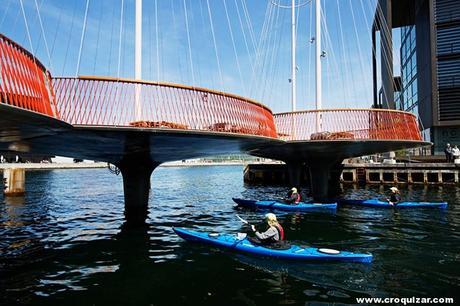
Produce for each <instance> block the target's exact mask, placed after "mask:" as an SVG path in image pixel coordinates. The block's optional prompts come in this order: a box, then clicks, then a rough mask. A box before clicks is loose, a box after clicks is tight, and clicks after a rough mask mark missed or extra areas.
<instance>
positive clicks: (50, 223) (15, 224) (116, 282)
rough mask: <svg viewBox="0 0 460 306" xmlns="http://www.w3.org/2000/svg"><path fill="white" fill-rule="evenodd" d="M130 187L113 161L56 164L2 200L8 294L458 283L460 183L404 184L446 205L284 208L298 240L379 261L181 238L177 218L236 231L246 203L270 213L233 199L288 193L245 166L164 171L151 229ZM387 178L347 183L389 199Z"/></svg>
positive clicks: (305, 291) (242, 291)
mask: <svg viewBox="0 0 460 306" xmlns="http://www.w3.org/2000/svg"><path fill="white" fill-rule="evenodd" d="M121 187H122V183H121V178H120V177H116V176H113V175H111V174H110V173H109V172H107V171H106V170H104V169H100V170H71V171H51V172H40V173H33V174H30V175H29V174H28V175H27V185H26V189H27V194H26V196H25V198H23V199H22V200H19V199H18V200H14V199H6V198H0V203H1V204H0V213H1V215H0V237H1V239H0V250H1V252H0V275H1V277H0V288H1V289H2V290H1V291H2V293H4V294H1V297H0V302H2V304H4V305H9V304H17V303H22V304H27V303H30V304H40V305H62V304H63V303H65V304H69V303H70V304H77V305H82V304H88V301H90V302H92V303H94V304H135V305H145V304H147V305H149V304H154V305H185V304H200V305H216V304H219V305H225V304H227V305H251V304H254V305H255V304H256V305H260V304H267V305H270V304H304V303H305V301H315V302H339V303H353V302H354V297H357V296H359V297H363V296H412V295H416V296H453V295H452V294H453V293H455V292H457V291H458V289H460V288H459V284H460V273H459V272H458V262H459V259H460V258H459V256H460V255H459V254H460V243H459V242H460V231H459V226H460V214H459V212H458V209H457V203H458V201H459V200H460V188H457V187H453V186H452V187H450V186H447V187H442V188H440V187H436V186H416V185H413V186H410V185H409V186H400V189H401V193H402V195H403V197H405V198H411V199H414V200H431V201H440V200H447V201H449V203H450V205H449V208H448V209H447V210H445V211H443V210H436V209H434V210H379V209H369V208H359V207H339V208H338V209H337V211H336V212H332V213H330V212H315V213H308V214H289V213H285V214H279V219H280V220H281V222H282V223H283V226H284V228H285V230H286V236H287V237H288V239H289V240H291V241H292V242H293V243H296V244H299V245H305V246H309V245H311V246H317V247H331V248H336V249H342V250H348V251H354V252H364V253H372V254H373V255H374V262H373V263H372V264H371V265H361V264H343V263H342V264H340V263H337V264H330V263H329V264H311V263H287V262H283V261H276V260H269V259H260V258H254V257H247V256H242V255H236V254H232V253H228V252H224V251H221V250H217V249H214V248H209V247H207V246H202V245H195V244H190V243H187V242H185V241H183V240H181V239H180V238H178V237H177V236H176V235H175V234H174V233H173V231H172V227H173V226H182V227H188V228H194V229H200V230H204V231H217V232H219V231H222V232H230V233H237V232H241V231H244V230H246V228H245V227H244V226H243V225H242V223H241V222H240V221H239V220H238V219H237V218H236V213H238V214H239V215H241V217H242V218H244V219H246V220H248V221H250V222H251V223H257V222H259V221H260V220H261V219H262V218H263V215H264V214H265V212H263V211H250V210H239V209H238V210H235V208H234V204H233V202H232V200H231V197H246V198H265V199H267V198H274V197H283V196H284V195H285V193H286V190H287V188H284V187H267V186H246V185H244V184H243V182H242V168H241V167H199V168H159V169H157V170H156V171H155V173H154V175H153V177H152V188H153V189H152V190H153V192H152V194H151V197H150V207H149V209H150V214H149V218H148V220H147V222H146V224H145V226H144V227H141V228H129V227H128V226H126V224H125V223H124V216H123V193H122V188H121ZM389 187H390V186H365V187H358V186H343V189H344V193H343V197H345V198H353V197H355V198H371V197H379V196H381V195H382V194H383V193H385V192H386V191H387V190H388V188H389ZM304 193H305V194H307V193H308V190H304ZM15 201H16V202H15Z"/></svg>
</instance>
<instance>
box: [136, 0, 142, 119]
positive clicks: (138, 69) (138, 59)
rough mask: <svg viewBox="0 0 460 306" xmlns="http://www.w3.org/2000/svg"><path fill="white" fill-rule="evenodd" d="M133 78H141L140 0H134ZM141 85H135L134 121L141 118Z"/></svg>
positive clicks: (138, 79)
mask: <svg viewBox="0 0 460 306" xmlns="http://www.w3.org/2000/svg"><path fill="white" fill-rule="evenodd" d="M134 63H135V68H134V78H135V79H136V80H137V81H140V80H142V0H136V34H135V52H134ZM140 93H141V86H140V84H136V86H135V103H136V121H139V120H140V119H141V112H142V108H141V101H140Z"/></svg>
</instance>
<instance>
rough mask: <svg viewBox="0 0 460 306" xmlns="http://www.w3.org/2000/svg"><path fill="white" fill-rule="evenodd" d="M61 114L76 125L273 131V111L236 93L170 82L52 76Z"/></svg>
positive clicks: (266, 133)
mask: <svg viewBox="0 0 460 306" xmlns="http://www.w3.org/2000/svg"><path fill="white" fill-rule="evenodd" d="M53 86H54V90H55V93H56V101H57V106H58V109H59V114H60V116H61V118H62V119H63V120H65V121H67V122H69V123H71V124H76V125H96V126H136V127H157V128H175V129H190V130H204V131H216V132H228V133H239V134H251V135H261V136H268V137H277V133H276V129H275V124H274V121H273V115H272V112H271V111H270V110H269V109H268V108H267V107H265V106H263V105H262V104H259V103H257V102H254V101H252V100H249V99H246V98H242V97H239V96H236V95H231V94H226V93H222V92H217V91H211V90H207V89H203V88H196V87H187V86H182V85H176V84H168V83H153V82H143V81H133V80H126V79H112V78H97V77H80V78H53Z"/></svg>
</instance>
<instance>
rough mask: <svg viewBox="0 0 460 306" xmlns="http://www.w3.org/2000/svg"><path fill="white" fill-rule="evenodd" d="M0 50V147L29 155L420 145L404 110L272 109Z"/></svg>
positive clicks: (277, 153)
mask: <svg viewBox="0 0 460 306" xmlns="http://www.w3.org/2000/svg"><path fill="white" fill-rule="evenodd" d="M0 52H1V54H0V61H1V65H0V69H1V75H2V82H1V83H0V98H1V100H0V101H1V103H0V112H1V113H2V116H0V118H1V119H0V127H1V128H2V134H1V135H0V150H6V149H8V148H10V146H9V145H10V144H11V143H12V142H17V141H25V142H27V145H26V146H25V147H28V148H30V152H32V153H44V154H51V155H54V154H62V155H64V156H71V157H78V158H94V159H98V160H106V161H114V160H116V159H117V158H120V156H122V155H124V154H128V153H129V151H130V150H132V149H133V148H135V150H140V149H139V148H141V147H142V146H144V147H145V148H144V150H150V151H152V155H153V158H160V156H161V158H160V160H159V161H167V160H176V159H185V158H191V157H199V156H207V155H212V154H229V153H236V152H247V153H250V154H254V155H258V156H264V157H271V158H276V159H282V160H288V159H290V158H305V157H310V156H311V155H312V152H313V153H315V152H316V153H315V154H317V153H319V154H326V155H327V154H338V155H340V156H345V157H347V156H357V155H359V154H361V155H363V154H369V153H375V152H384V151H388V150H395V149H400V148H407V147H414V146H418V145H421V144H424V143H423V142H422V139H421V136H420V132H419V129H418V125H417V119H416V117H415V116H414V115H412V114H409V113H405V112H399V111H391V110H376V109H337V110H321V111H303V112H292V113H282V114H276V115H273V114H272V112H271V110H270V109H268V108H267V107H266V106H264V105H262V104H260V103H258V102H255V101H253V100H250V99H247V98H243V97H240V96H236V95H232V94H228V93H223V92H218V91H213V90H209V89H204V88H197V87H190V86H184V85H177V84H169V83H158V82H145V81H134V80H127V79H114V78H102V77H79V78H70V77H59V78H52V77H51V75H50V73H49V72H48V71H47V70H46V68H45V67H44V66H43V65H42V64H41V63H40V61H39V60H38V59H36V58H35V57H33V56H32V54H30V53H29V52H28V51H27V50H25V49H24V48H23V47H21V46H20V45H18V44H17V43H15V42H13V41H12V40H10V39H9V38H7V37H5V36H3V35H0ZM135 139H137V140H135ZM184 144H186V146H184ZM339 153H340V154H339Z"/></svg>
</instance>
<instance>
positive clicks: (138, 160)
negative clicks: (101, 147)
mask: <svg viewBox="0 0 460 306" xmlns="http://www.w3.org/2000/svg"><path fill="white" fill-rule="evenodd" d="M158 165H159V163H156V162H154V161H152V159H151V158H150V155H149V154H148V153H134V154H129V155H127V156H125V157H124V158H123V159H122V160H121V161H120V162H119V163H118V164H117V167H118V168H119V169H120V170H121V174H122V176H123V188H124V195H125V218H126V222H127V224H129V225H143V224H145V219H146V218H147V214H148V202H149V193H150V176H151V174H152V172H153V170H154V169H155V168H156V167H158Z"/></svg>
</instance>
